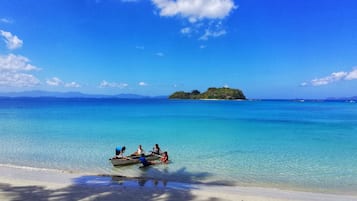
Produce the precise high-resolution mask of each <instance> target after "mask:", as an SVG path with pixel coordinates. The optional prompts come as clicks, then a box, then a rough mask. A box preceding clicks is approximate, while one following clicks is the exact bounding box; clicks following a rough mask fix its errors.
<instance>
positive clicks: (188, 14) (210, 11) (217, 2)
mask: <svg viewBox="0 0 357 201" xmlns="http://www.w3.org/2000/svg"><path fill="white" fill-rule="evenodd" d="M152 2H153V4H154V5H155V6H156V8H157V9H158V10H159V14H160V16H165V17H174V16H180V17H182V18H183V19H185V20H187V21H188V22H189V24H190V25H189V26H186V27H184V28H182V29H181V30H180V33H181V34H183V35H185V36H192V35H195V34H197V35H200V37H199V40H208V39H209V38H216V37H219V36H223V35H225V34H226V30H225V29H223V28H222V20H223V19H224V18H226V17H228V16H229V14H230V13H231V12H232V11H233V10H234V9H236V8H238V6H236V5H235V4H234V1H233V0H152Z"/></svg>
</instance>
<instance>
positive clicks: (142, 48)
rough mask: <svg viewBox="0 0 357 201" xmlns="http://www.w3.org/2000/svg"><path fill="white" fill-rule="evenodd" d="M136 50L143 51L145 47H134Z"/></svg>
mask: <svg viewBox="0 0 357 201" xmlns="http://www.w3.org/2000/svg"><path fill="white" fill-rule="evenodd" d="M135 48H136V49H139V50H144V49H145V47H144V46H135Z"/></svg>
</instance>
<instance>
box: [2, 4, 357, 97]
mask: <svg viewBox="0 0 357 201" xmlns="http://www.w3.org/2000/svg"><path fill="white" fill-rule="evenodd" d="M356 58H357V1H354V0H320V1H319V0H313V1H310V0H297V1H286V0H269V1H267V0H234V1H233V0H176V1H173V0H76V1H72V0H38V1H30V0H2V1H1V2H0V91H1V92H9V91H27V90H48V91H81V92H84V93H91V94H121V93H136V94H142V95H168V94H171V93H172V92H174V91H178V90H185V91H191V90H193V89H198V90H200V91H204V90H206V89H207V88H208V87H223V86H228V87H232V88H240V89H242V90H243V92H244V93H245V94H246V96H247V97H248V98H325V97H331V96H355V95H357V90H356V89H357V59H356Z"/></svg>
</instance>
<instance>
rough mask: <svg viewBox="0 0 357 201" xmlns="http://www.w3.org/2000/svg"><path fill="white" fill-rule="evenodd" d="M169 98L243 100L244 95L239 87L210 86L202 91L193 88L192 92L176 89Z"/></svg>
mask: <svg viewBox="0 0 357 201" xmlns="http://www.w3.org/2000/svg"><path fill="white" fill-rule="evenodd" d="M169 99H218V100H245V99H246V97H245V95H244V94H243V92H242V90H240V89H231V88H226V87H222V88H215V87H211V88H208V89H207V91H205V92H203V93H201V92H200V91H198V90H193V91H192V92H184V91H177V92H175V93H173V94H171V95H170V96H169Z"/></svg>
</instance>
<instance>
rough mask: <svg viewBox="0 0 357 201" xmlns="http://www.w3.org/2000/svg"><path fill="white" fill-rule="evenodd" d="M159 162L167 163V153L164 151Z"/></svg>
mask: <svg viewBox="0 0 357 201" xmlns="http://www.w3.org/2000/svg"><path fill="white" fill-rule="evenodd" d="M160 161H161V162H162V163H169V155H168V154H167V151H165V152H164V153H163V154H162V157H161V158H160Z"/></svg>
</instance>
